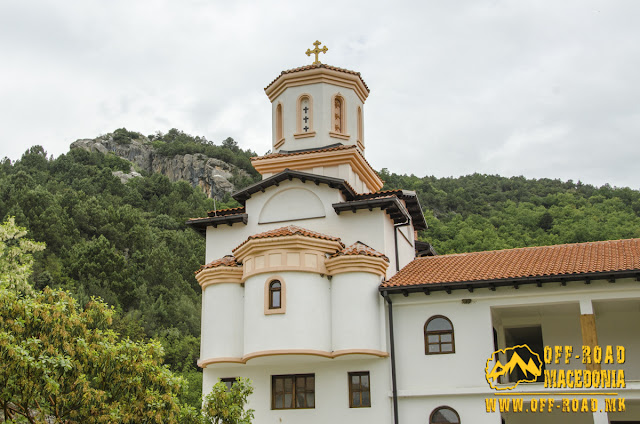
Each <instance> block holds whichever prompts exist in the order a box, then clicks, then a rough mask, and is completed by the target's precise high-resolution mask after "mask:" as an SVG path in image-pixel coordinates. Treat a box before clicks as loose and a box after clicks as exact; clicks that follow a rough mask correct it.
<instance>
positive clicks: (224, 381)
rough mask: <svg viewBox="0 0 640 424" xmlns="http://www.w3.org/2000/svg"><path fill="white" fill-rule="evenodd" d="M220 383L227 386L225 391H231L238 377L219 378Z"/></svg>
mask: <svg viewBox="0 0 640 424" xmlns="http://www.w3.org/2000/svg"><path fill="white" fill-rule="evenodd" d="M220 381H222V382H223V383H224V384H226V385H227V390H231V387H232V386H233V385H234V384H235V383H236V382H237V381H238V377H224V378H221V379H220ZM229 383H231V385H229Z"/></svg>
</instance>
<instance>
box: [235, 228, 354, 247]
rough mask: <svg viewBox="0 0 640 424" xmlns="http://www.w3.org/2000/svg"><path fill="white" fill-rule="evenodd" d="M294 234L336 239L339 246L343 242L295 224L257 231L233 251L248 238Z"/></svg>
mask: <svg viewBox="0 0 640 424" xmlns="http://www.w3.org/2000/svg"><path fill="white" fill-rule="evenodd" d="M295 235H300V236H304V237H312V238H317V239H322V240H330V241H337V242H339V243H340V245H341V246H344V244H342V242H341V241H340V238H338V237H333V236H328V235H326V234H322V233H318V232H315V231H311V230H307V229H306V228H302V227H298V226H296V225H288V226H286V227H282V228H276V229H275V230H270V231H265V232H264V233H259V234H254V235H252V236H249V238H247V239H246V240H245V241H243V242H242V243H241V244H240V245H239V246H238V247H236V248H235V249H233V251H234V252H235V251H236V250H238V249H239V248H240V247H242V246H244V245H245V244H246V243H247V242H248V241H249V240H255V239H263V238H273V237H285V236H295Z"/></svg>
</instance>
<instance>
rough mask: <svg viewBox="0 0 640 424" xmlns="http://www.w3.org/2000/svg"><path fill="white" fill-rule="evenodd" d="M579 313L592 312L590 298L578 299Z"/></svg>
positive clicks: (588, 313) (589, 313) (586, 313)
mask: <svg viewBox="0 0 640 424" xmlns="http://www.w3.org/2000/svg"><path fill="white" fill-rule="evenodd" d="M580 314H582V315H592V314H593V303H591V299H581V300H580Z"/></svg>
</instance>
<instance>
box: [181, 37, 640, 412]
mask: <svg viewBox="0 0 640 424" xmlns="http://www.w3.org/2000/svg"><path fill="white" fill-rule="evenodd" d="M318 46H319V43H317V44H316V50H315V51H312V53H314V52H315V53H316V62H314V64H312V65H308V66H303V67H300V68H296V69H292V70H288V71H284V72H282V73H281V74H280V75H279V76H278V77H277V78H276V79H275V80H274V81H273V82H271V83H270V84H269V85H268V86H267V87H266V89H265V91H266V94H267V96H268V98H269V100H270V101H271V105H272V107H271V109H272V116H273V118H272V119H273V130H272V153H270V154H267V155H265V156H261V157H257V158H254V159H253V166H254V167H255V168H256V170H257V171H258V172H260V174H262V177H263V179H262V180H261V181H260V182H258V183H256V184H253V185H251V186H249V187H247V188H245V189H243V190H241V191H239V192H237V193H235V194H234V196H233V197H234V198H235V199H236V200H237V201H238V202H239V203H240V204H242V205H243V206H242V207H239V208H235V209H226V210H215V211H211V212H209V214H208V216H207V217H204V218H194V219H191V220H189V221H188V224H189V225H190V226H191V227H192V228H194V229H196V230H199V231H201V232H202V233H204V234H205V235H206V260H205V263H206V265H204V266H203V267H202V268H201V269H200V270H199V271H198V272H197V274H196V278H197V280H198V282H199V284H200V285H201V287H202V335H201V351H200V361H199V365H200V366H201V367H202V368H203V393H204V394H206V393H207V392H209V391H210V390H211V387H212V386H213V385H214V384H215V383H217V382H218V381H220V380H223V381H225V382H232V381H234V380H235V378H237V377H246V378H250V379H251V381H252V385H253V387H254V393H253V394H252V395H251V396H250V397H249V407H250V408H252V409H254V410H255V421H254V422H255V423H258V424H263V423H264V424H271V423H273V424H276V423H305V424H321V423H322V424H326V423H367V424H375V423H395V424H397V423H403V424H417V423H424V424H430V423H434V424H435V423H465V424H467V423H473V424H481V423H492V424H500V423H507V424H529V423H540V422H544V423H547V424H553V423H570V424H571V423H576V424H578V423H598V424H604V423H640V282H639V279H640V239H633V240H618V241H606V242H594V243H582V244H575V245H559V246H545V247H533V248H522V249H510V250H503V251H491V252H478V253H469V254H455V255H436V254H435V252H434V251H433V249H431V248H430V246H429V245H428V244H427V243H424V242H419V241H417V237H416V234H417V231H418V230H422V229H425V228H426V222H425V219H424V216H423V214H422V208H421V206H420V204H419V202H418V199H417V197H416V194H415V193H414V192H411V191H405V190H391V191H380V190H381V188H382V186H383V182H382V181H381V180H380V178H379V176H378V175H377V174H376V172H375V171H374V170H373V168H372V167H371V166H370V165H369V163H368V162H367V160H366V159H365V146H366V143H365V136H364V134H365V132H364V103H365V101H366V100H367V97H368V95H369V88H368V87H367V85H366V84H365V82H364V80H363V79H362V77H361V76H360V74H359V73H358V72H353V71H349V70H345V69H341V68H337V67H333V66H329V65H325V64H321V63H320V62H319V61H318V60H317V52H318V51H320V49H318ZM373 148H375V146H373ZM522 345H527V346H528V347H529V348H530V350H531V351H532V352H534V354H535V353H538V354H539V355H536V357H537V358H538V359H539V361H537V360H536V357H534V356H533V355H530V356H529V357H526V355H527V354H526V352H525V351H523V350H520V351H518V352H519V356H518V355H515V354H514V352H516V350H510V348H515V347H518V348H522ZM608 346H609V347H610V349H607V347H608ZM584 349H588V352H587V351H586V350H584ZM494 352H495V354H494ZM523 352H525V353H523ZM599 354H600V357H598V355H599ZM520 357H522V359H523V360H524V361H523V362H521V363H520V367H519V368H518V367H516V366H515V365H514V364H516V362H517V361H516V358H520ZM583 359H584V360H585V361H583ZM586 359H589V360H591V361H590V362H591V363H586V364H585V363H583V362H587V361H586ZM527 360H529V363H528V364H529V365H531V364H532V363H533V365H535V366H533V367H531V366H529V367H527V366H525V362H526V361H527ZM532 361H533V362H532ZM498 362H500V363H499V364H498ZM610 362H613V363H610ZM496 364H498V365H497V367H496ZM502 364H505V365H504V366H503V365H502ZM510 365H513V366H510ZM516 365H517V364H516ZM536 366H537V368H536ZM535 369H537V370H538V371H537V373H538V374H540V375H539V376H538V375H536V371H535ZM492 371H496V372H500V371H502V373H501V374H500V376H499V377H495V378H493V377H491V378H490V377H489V375H490V373H491V372H492ZM620 371H622V373H620ZM578 375H579V376H580V378H579V379H578V378H577V377H578ZM587 375H588V378H589V380H590V382H589V387H587V382H586V379H587ZM532 376H533V377H532ZM552 377H553V378H554V380H553V383H554V384H553V385H551V378H552ZM596 377H597V378H598V384H597V385H596V384H595V383H596V381H595V380H596ZM545 379H546V381H545ZM577 380H579V381H577ZM621 380H622V381H621ZM605 381H606V383H605ZM550 385H551V387H549V386H550ZM545 386H546V387H545ZM507 407H509V410H508V411H507V410H506V408H507ZM585 408H586V409H585ZM514 410H515V412H514Z"/></svg>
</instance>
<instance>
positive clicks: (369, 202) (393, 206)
mask: <svg viewBox="0 0 640 424" xmlns="http://www.w3.org/2000/svg"><path fill="white" fill-rule="evenodd" d="M331 206H333V209H334V210H335V211H336V213H337V214H338V215H339V214H340V213H341V212H346V211H352V212H355V211H357V210H360V209H369V210H372V209H373V208H380V209H382V210H384V211H385V212H386V213H387V214H389V217H390V218H391V219H392V220H393V222H394V224H402V223H405V222H409V221H410V219H411V216H410V214H409V212H408V211H407V209H406V208H405V207H404V205H403V204H402V202H400V200H399V199H398V198H397V197H396V196H386V197H379V198H373V199H362V200H351V201H347V202H340V203H334V204H332V205H331Z"/></svg>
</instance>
